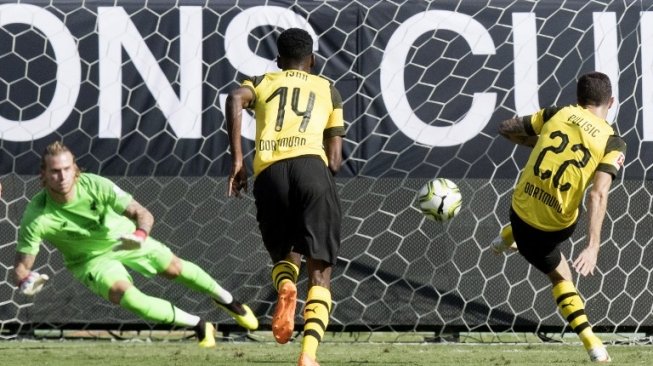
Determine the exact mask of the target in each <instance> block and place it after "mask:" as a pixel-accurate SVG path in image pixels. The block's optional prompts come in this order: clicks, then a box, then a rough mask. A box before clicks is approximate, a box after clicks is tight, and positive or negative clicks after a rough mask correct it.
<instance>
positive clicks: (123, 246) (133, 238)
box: [115, 228, 147, 250]
mask: <svg viewBox="0 0 653 366" xmlns="http://www.w3.org/2000/svg"><path fill="white" fill-rule="evenodd" d="M145 239H147V231H145V230H143V229H140V228H139V229H136V230H134V232H133V233H130V234H124V235H122V236H121V237H120V244H119V245H117V246H116V247H115V250H136V249H141V247H142V246H143V243H145Z"/></svg>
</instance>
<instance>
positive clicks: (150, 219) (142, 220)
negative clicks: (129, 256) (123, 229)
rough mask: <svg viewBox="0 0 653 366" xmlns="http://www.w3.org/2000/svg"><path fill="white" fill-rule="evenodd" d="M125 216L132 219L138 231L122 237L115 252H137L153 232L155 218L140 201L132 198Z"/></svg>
mask: <svg viewBox="0 0 653 366" xmlns="http://www.w3.org/2000/svg"><path fill="white" fill-rule="evenodd" d="M122 214H123V215H124V216H126V217H128V218H129V219H131V220H132V221H133V222H134V223H135V224H136V230H134V232H132V233H125V234H123V235H121V236H120V244H118V245H116V246H115V247H114V248H113V249H114V250H136V249H140V248H141V247H142V246H143V243H145V239H147V236H148V235H149V234H150V231H152V226H153V225H154V216H153V215H152V213H151V212H150V210H148V209H147V208H145V207H143V206H142V205H141V204H140V203H138V201H136V200H135V199H133V198H132V200H131V201H130V202H129V204H127V207H126V208H125V211H123V213H122Z"/></svg>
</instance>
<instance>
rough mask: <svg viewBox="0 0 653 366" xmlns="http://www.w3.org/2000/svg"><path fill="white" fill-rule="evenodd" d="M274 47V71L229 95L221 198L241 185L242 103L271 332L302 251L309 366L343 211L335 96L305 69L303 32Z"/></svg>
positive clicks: (276, 330) (290, 294)
mask: <svg viewBox="0 0 653 366" xmlns="http://www.w3.org/2000/svg"><path fill="white" fill-rule="evenodd" d="M277 48H278V52H279V55H278V57H277V65H278V66H279V68H280V69H281V71H279V72H271V73H267V74H265V75H262V76H256V77H252V78H250V79H247V80H245V81H244V82H243V84H242V85H241V86H240V87H239V88H237V89H236V90H234V91H232V92H231V93H230V94H229V97H228V99H227V108H226V109H227V113H226V115H227V123H228V132H229V138H230V144H231V157H232V167H231V174H230V176H229V187H228V195H230V196H232V195H233V196H240V191H241V190H245V191H247V171H246V169H245V166H244V165H243V152H242V146H241V123H242V110H243V109H244V108H249V109H252V110H254V113H255V116H256V140H255V145H256V152H255V155H254V167H253V168H254V177H255V180H254V191H253V193H254V198H255V203H256V209H257V215H256V218H257V220H258V223H259V228H260V230H261V236H262V238H263V243H264V245H265V248H266V249H267V251H268V253H269V254H270V257H271V259H272V261H273V263H274V266H273V269H272V284H273V285H274V287H275V288H276V290H277V292H278V300H277V304H276V307H275V311H274V314H273V318H272V332H273V334H274V337H275V339H276V341H277V342H278V343H286V342H288V341H289V340H290V338H291V336H292V332H293V330H294V321H295V307H296V301H297V287H296V285H295V284H296V282H297V278H298V275H299V269H300V265H301V259H302V256H304V257H305V258H306V265H307V270H308V276H309V289H308V294H307V297H306V304H305V306H304V335H303V338H302V346H301V353H300V357H299V361H298V365H300V366H308V365H313V366H315V365H318V363H317V362H316V353H317V348H318V345H319V343H320V341H321V340H322V337H323V336H324V333H325V331H326V327H327V325H328V323H329V312H330V311H331V290H330V283H331V272H332V268H333V265H334V264H335V263H336V258H337V253H338V250H339V248H340V225H341V208H340V200H339V198H338V195H337V191H336V185H335V181H334V179H333V175H335V174H336V173H337V172H338V170H339V168H340V163H341V161H342V136H344V134H345V128H344V121H343V113H342V98H341V97H340V93H338V91H337V90H336V88H335V87H334V86H333V84H332V83H331V82H329V81H328V80H326V79H325V78H323V77H320V76H317V75H312V74H311V68H312V67H313V65H314V64H315V56H314V55H313V40H312V38H311V36H310V35H309V34H308V32H306V31H304V30H301V29H298V28H291V29H287V30H285V31H284V32H282V33H281V35H280V36H279V38H278V40H277Z"/></svg>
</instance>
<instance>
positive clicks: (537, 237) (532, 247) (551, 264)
mask: <svg viewBox="0 0 653 366" xmlns="http://www.w3.org/2000/svg"><path fill="white" fill-rule="evenodd" d="M510 224H511V225H512V235H513V237H514V238H515V243H517V248H519V253H521V255H522V256H524V258H526V260H527V261H528V263H530V264H532V265H533V266H534V267H535V268H537V269H539V270H540V271H542V273H545V274H549V273H551V272H552V271H553V270H554V269H556V267H558V264H560V260H561V255H562V253H561V252H560V243H562V242H563V241H565V240H567V239H569V238H570V237H571V235H572V234H573V233H574V230H575V229H576V223H574V224H573V225H571V226H569V227H566V228H564V229H562V230H559V231H542V230H539V229H536V228H534V227H532V226H530V225H529V224H527V223H526V222H524V221H523V220H522V219H521V218H520V217H519V216H518V215H517V214H516V213H515V211H513V210H512V208H510Z"/></svg>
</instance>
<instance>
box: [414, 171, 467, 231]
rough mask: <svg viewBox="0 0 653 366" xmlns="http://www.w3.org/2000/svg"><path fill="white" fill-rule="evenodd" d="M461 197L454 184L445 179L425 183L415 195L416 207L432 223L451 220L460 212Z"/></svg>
mask: <svg viewBox="0 0 653 366" xmlns="http://www.w3.org/2000/svg"><path fill="white" fill-rule="evenodd" d="M462 202H463V197H462V195H461V194H460V189H459V188H458V186H457V185H456V183H454V182H452V181H450V180H449V179H446V178H436V179H433V180H430V181H428V182H426V184H425V185H424V186H423V187H422V188H421V189H420V190H419V193H418V194H417V205H418V206H419V209H420V210H421V211H422V213H423V214H424V215H425V216H426V217H427V218H429V219H431V220H433V221H446V220H449V219H452V218H453V217H454V216H456V215H457V214H458V212H459V211H460V206H461V205H462Z"/></svg>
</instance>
